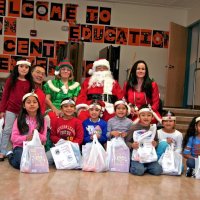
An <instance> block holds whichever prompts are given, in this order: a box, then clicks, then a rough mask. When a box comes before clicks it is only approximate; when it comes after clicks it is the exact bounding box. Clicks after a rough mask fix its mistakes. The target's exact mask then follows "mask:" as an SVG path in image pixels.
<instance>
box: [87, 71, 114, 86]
mask: <svg viewBox="0 0 200 200" xmlns="http://www.w3.org/2000/svg"><path fill="white" fill-rule="evenodd" d="M113 82H114V79H113V76H112V73H111V71H98V72H94V73H93V75H92V76H91V77H90V80H89V85H88V88H91V87H102V86H106V87H108V86H110V87H111V86H112V84H113Z"/></svg>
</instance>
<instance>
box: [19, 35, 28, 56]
mask: <svg viewBox="0 0 200 200" xmlns="http://www.w3.org/2000/svg"><path fill="white" fill-rule="evenodd" d="M17 55H21V56H28V55H29V38H17Z"/></svg>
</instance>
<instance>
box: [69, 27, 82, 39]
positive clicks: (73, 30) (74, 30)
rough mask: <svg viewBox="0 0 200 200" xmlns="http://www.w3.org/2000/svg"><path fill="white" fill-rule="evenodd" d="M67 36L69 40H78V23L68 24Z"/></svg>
mask: <svg viewBox="0 0 200 200" xmlns="http://www.w3.org/2000/svg"><path fill="white" fill-rule="evenodd" d="M68 37H69V38H68V40H69V41H74V42H78V41H79V40H80V25H70V27H69V35H68Z"/></svg>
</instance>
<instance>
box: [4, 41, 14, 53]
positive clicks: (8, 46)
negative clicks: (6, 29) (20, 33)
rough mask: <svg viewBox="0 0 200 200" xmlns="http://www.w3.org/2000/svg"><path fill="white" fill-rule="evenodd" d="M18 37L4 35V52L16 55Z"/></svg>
mask: <svg viewBox="0 0 200 200" xmlns="http://www.w3.org/2000/svg"><path fill="white" fill-rule="evenodd" d="M15 48H16V37H4V43H3V54H9V55H11V54H13V55H15Z"/></svg>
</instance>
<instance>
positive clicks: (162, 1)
mask: <svg viewBox="0 0 200 200" xmlns="http://www.w3.org/2000/svg"><path fill="white" fill-rule="evenodd" d="M89 1H95V0H89ZM96 1H100V2H109V3H122V4H135V5H145V6H159V7H168V8H169V7H170V8H181V9H191V8H194V7H197V6H199V7H200V0H96Z"/></svg>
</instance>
